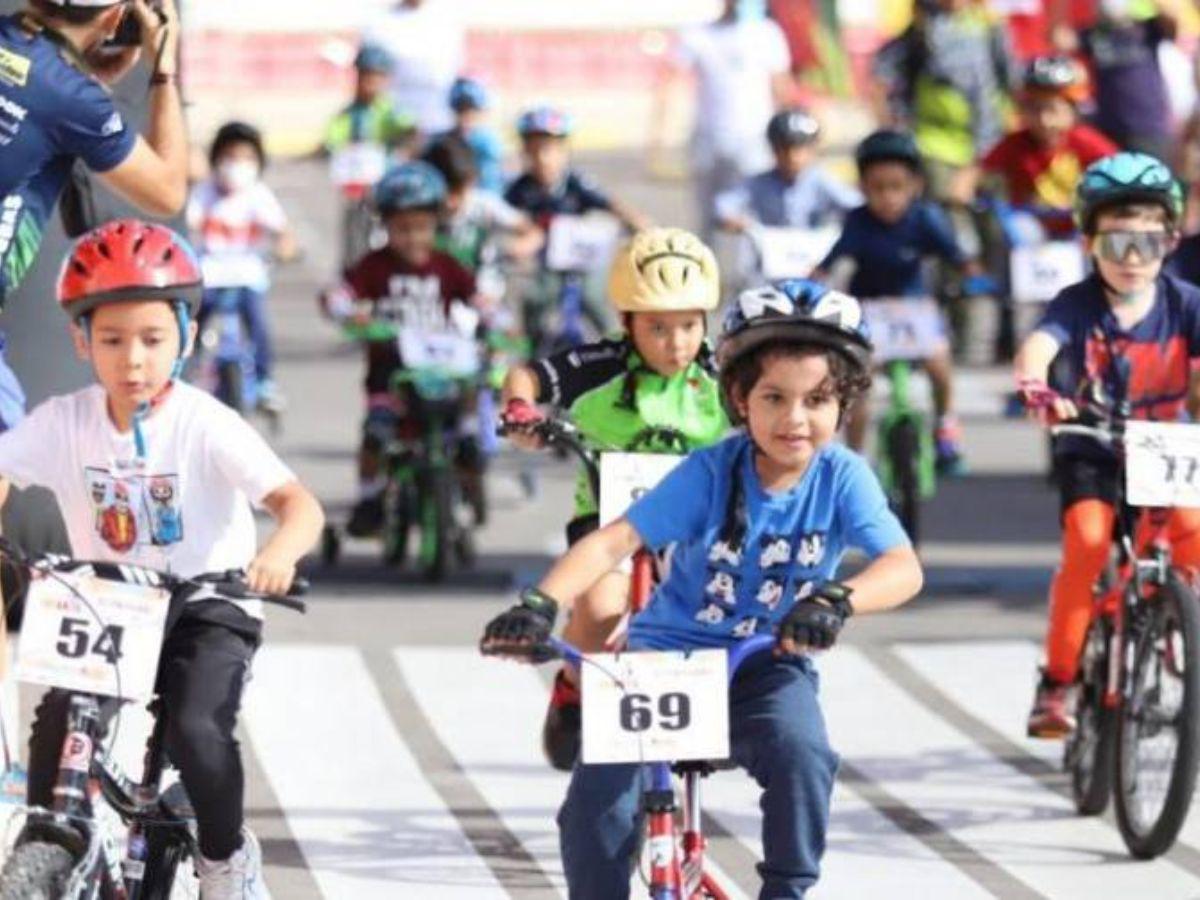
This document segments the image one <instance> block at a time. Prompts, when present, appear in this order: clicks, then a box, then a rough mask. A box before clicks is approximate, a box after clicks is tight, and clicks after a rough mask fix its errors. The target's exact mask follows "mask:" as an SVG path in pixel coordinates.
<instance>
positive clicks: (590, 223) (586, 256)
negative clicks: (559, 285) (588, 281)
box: [546, 216, 620, 272]
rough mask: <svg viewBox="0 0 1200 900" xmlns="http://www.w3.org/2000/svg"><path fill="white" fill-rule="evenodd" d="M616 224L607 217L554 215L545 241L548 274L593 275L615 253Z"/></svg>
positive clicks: (618, 230)
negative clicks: (584, 273) (587, 273)
mask: <svg viewBox="0 0 1200 900" xmlns="http://www.w3.org/2000/svg"><path fill="white" fill-rule="evenodd" d="M619 239H620V225H618V224H617V222H616V220H615V219H613V218H612V217H610V216H555V217H554V218H553V219H552V220H551V221H550V234H549V235H548V236H547V238H546V268H548V269H550V271H552V272H597V271H599V270H601V269H603V268H605V267H606V266H607V265H608V264H609V262H610V261H611V260H612V258H613V254H615V253H616V250H617V241H618V240H619Z"/></svg>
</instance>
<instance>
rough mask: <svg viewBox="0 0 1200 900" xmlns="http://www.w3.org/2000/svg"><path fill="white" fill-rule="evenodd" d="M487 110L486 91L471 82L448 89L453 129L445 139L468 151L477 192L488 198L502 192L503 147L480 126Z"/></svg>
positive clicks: (489, 130)
mask: <svg viewBox="0 0 1200 900" xmlns="http://www.w3.org/2000/svg"><path fill="white" fill-rule="evenodd" d="M488 106H490V103H489V98H488V92H487V88H485V87H484V86H483V84H482V83H481V82H479V81H476V80H475V79H474V78H459V79H457V80H456V81H455V82H454V84H453V85H451V87H450V108H451V109H452V110H454V127H453V128H452V129H450V131H448V132H447V133H446V136H450V137H456V138H458V139H459V140H461V141H463V142H464V143H465V144H466V145H467V146H468V147H470V148H471V153H472V155H473V156H474V157H475V168H476V171H477V172H478V173H479V189H480V190H483V191H487V192H489V193H492V194H498V193H500V192H501V191H502V190H504V170H503V169H502V168H501V166H500V163H501V161H502V159H503V157H504V147H503V145H502V144H501V143H500V136H499V135H498V134H496V132H495V131H494V130H493V129H492V128H490V127H489V126H488V125H487V124H485V122H484V115H485V114H486V113H487V109H488Z"/></svg>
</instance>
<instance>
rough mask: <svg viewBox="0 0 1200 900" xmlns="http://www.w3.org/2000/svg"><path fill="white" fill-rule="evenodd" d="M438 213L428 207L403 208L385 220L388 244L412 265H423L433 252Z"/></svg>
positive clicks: (390, 214)
mask: <svg viewBox="0 0 1200 900" xmlns="http://www.w3.org/2000/svg"><path fill="white" fill-rule="evenodd" d="M437 218H438V217H437V213H435V212H433V211H432V210H428V209H402V210H398V211H397V212H393V213H389V214H388V216H387V218H386V219H385V220H384V226H385V227H386V228H387V235H388V246H389V247H391V248H392V252H393V253H395V254H396V255H397V256H399V257H400V259H402V260H403V261H404V262H406V263H408V264H409V265H411V266H423V265H425V263H427V262H429V257H430V256H431V255H432V254H433V242H434V237H435V235H436V231H437Z"/></svg>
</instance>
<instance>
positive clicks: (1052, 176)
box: [983, 125, 1118, 210]
mask: <svg viewBox="0 0 1200 900" xmlns="http://www.w3.org/2000/svg"><path fill="white" fill-rule="evenodd" d="M1117 150H1118V147H1117V145H1116V144H1114V143H1113V142H1112V141H1110V140H1109V139H1108V138H1106V137H1105V136H1104V135H1103V134H1101V133H1100V132H1099V131H1097V130H1096V129H1094V128H1091V127H1089V126H1087V125H1076V126H1075V127H1074V128H1072V129H1071V130H1070V131H1068V132H1067V134H1066V137H1065V138H1064V139H1063V142H1062V143H1061V144H1059V146H1057V147H1053V148H1051V147H1044V146H1042V145H1041V144H1039V143H1037V142H1036V141H1035V140H1034V139H1033V136H1032V135H1031V134H1030V133H1029V129H1028V128H1022V129H1021V130H1020V131H1014V132H1013V133H1012V134H1010V135H1008V136H1007V137H1005V138H1004V139H1003V140H1001V141H1000V143H998V144H997V145H996V146H995V147H993V148H992V149H991V150H990V151H989V152H988V154H987V156H985V157H984V158H983V168H984V169H985V170H986V171H988V172H995V173H996V174H998V175H1001V176H1003V178H1004V181H1005V184H1006V186H1007V188H1008V198H1009V200H1010V201H1011V202H1012V203H1014V204H1016V205H1018V206H1048V207H1051V208H1053V209H1062V210H1069V209H1071V206H1072V204H1073V202H1074V199H1075V186H1076V185H1077V184H1078V183H1079V177H1080V176H1081V175H1082V174H1083V170H1084V169H1086V168H1087V167H1088V166H1090V165H1091V164H1092V163H1094V162H1095V161H1096V160H1098V159H1101V158H1103V157H1105V156H1108V155H1110V154H1113V153H1116V152H1117Z"/></svg>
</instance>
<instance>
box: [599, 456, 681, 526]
mask: <svg viewBox="0 0 1200 900" xmlns="http://www.w3.org/2000/svg"><path fill="white" fill-rule="evenodd" d="M682 460H683V457H682V456H676V455H674V454H670V453H602V454H600V525H601V526H604V525H607V524H608V523H609V522H613V521H615V520H616V519H619V518H620V517H621V516H623V515H624V514H625V510H627V509H629V507H630V506H631V505H632V504H633V502H634V501H635V500H637V499H638V498H639V497H641V496H642V494H644V493H646V491H648V490H650V489H651V488H652V487H654V486H655V485H656V484H658V483H659V482H660V481H662V480H663V479H664V478H666V477H667V473H668V472H670V471H671V470H672V469H674V468H675V467H676V466H677V465H679V463H680V462H681V461H682Z"/></svg>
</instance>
